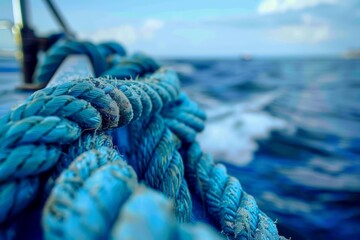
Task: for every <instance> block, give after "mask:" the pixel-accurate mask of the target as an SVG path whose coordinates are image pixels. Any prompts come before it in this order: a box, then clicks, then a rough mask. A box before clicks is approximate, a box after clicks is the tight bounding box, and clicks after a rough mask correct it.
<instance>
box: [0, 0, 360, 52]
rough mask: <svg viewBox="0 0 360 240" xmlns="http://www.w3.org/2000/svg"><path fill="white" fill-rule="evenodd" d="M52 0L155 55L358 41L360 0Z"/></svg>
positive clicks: (82, 21) (3, 3)
mask: <svg viewBox="0 0 360 240" xmlns="http://www.w3.org/2000/svg"><path fill="white" fill-rule="evenodd" d="M30 3H31V7H32V18H33V22H34V25H35V26H36V28H37V30H38V32H39V33H48V32H50V31H54V30H56V29H57V27H56V24H55V23H54V21H53V20H52V19H51V17H50V16H49V15H48V13H47V12H46V11H45V7H44V6H43V2H42V1H41V0H30ZM55 3H57V5H58V6H59V8H60V9H61V11H62V13H63V15H64V16H65V18H66V20H67V22H68V23H69V25H70V26H71V28H72V29H73V30H74V32H76V33H77V34H78V37H80V38H82V39H89V40H92V41H97V42H99V41H105V40H116V41H120V42H122V43H123V44H124V45H125V46H126V48H127V49H128V50H129V51H130V52H134V51H143V52H146V53H148V54H151V55H154V56H170V57H171V56H177V57H187V56H191V57H235V56H239V55H241V54H253V55H258V56H277V55H281V56H284V55H338V54H341V53H342V52H344V51H346V50H349V49H360V1H359V0H246V1H245V0H243V1H240V0H207V1H205V0H182V1H170V0H167V1H165V0H152V1H145V0H131V1H124V0H122V1H120V0H112V1H110V0H107V1H105V0H102V1H100V0H78V1H73V0H61V1H60V0H57V1H55ZM0 18H1V19H4V18H12V14H11V1H10V0H0ZM6 41H7V40H6ZM2 42H5V40H2ZM2 44H7V43H2Z"/></svg>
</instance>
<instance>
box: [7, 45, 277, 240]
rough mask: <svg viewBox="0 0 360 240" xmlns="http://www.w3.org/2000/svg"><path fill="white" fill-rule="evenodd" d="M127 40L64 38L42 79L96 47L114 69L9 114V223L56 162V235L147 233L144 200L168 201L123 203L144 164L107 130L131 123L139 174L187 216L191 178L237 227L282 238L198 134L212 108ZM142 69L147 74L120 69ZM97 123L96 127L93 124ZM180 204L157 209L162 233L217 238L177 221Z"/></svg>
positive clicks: (246, 235) (245, 233) (231, 228)
mask: <svg viewBox="0 0 360 240" xmlns="http://www.w3.org/2000/svg"><path fill="white" fill-rule="evenodd" d="M122 50H123V49H121V46H117V45H114V44H111V43H108V44H102V45H101V46H99V47H98V48H96V47H95V46H94V45H92V44H90V43H79V42H66V43H61V44H60V43H58V44H57V47H55V48H53V49H52V50H50V51H49V55H48V57H47V58H46V59H45V62H44V64H43V65H42V66H41V68H40V70H39V75H38V81H40V82H46V81H48V79H49V78H50V77H51V76H52V75H53V74H54V73H55V71H56V69H57V67H58V66H59V65H60V64H61V62H62V61H63V60H64V59H65V57H66V56H68V55H69V54H87V55H88V56H89V57H90V60H91V61H92V64H93V66H94V69H95V75H96V76H99V75H100V74H101V73H102V75H103V76H108V75H110V76H109V77H105V78H98V79H94V78H89V79H82V80H79V81H74V82H68V83H64V84H61V85H58V86H53V87H49V88H46V89H43V90H40V91H38V92H36V93H34V94H33V95H32V96H31V97H30V98H29V99H28V100H27V101H26V102H25V103H24V104H22V105H20V106H19V107H17V108H15V109H13V110H12V111H11V112H10V113H9V114H7V115H5V116H4V117H2V118H1V119H0V125H1V126H3V127H2V128H1V130H0V140H2V142H3V145H2V146H1V147H0V174H1V173H2V175H1V176H0V206H3V207H2V208H0V223H1V222H4V221H5V220H7V219H8V218H9V217H11V216H13V215H15V214H17V213H19V212H21V211H22V210H23V209H24V208H26V206H27V205H28V204H30V203H31V201H33V200H34V198H35V196H36V194H37V192H38V190H39V174H41V173H43V172H45V171H47V170H49V169H51V168H53V167H54V166H55V168H53V169H52V171H51V173H50V174H49V175H48V180H47V183H46V184H45V190H44V191H43V192H44V193H43V194H44V196H47V195H49V194H50V196H49V198H48V200H47V202H46V206H45V210H44V218H43V226H44V230H45V237H46V238H48V239H50V238H51V239H54V238H55V239H60V238H71V239H72V238H85V239H89V238H90V239H98V238H118V237H122V236H124V237H126V236H130V235H129V234H131V236H132V235H133V236H136V237H137V238H140V237H142V235H141V234H140V235H139V234H138V232H134V231H135V229H136V227H137V226H139V225H138V224H139V223H142V222H144V221H145V222H146V223H151V220H152V219H153V217H154V215H152V214H153V211H152V210H150V214H147V213H145V212H144V211H145V209H143V210H144V211H143V212H141V211H140V213H141V214H138V215H136V216H137V217H139V218H138V221H136V222H131V221H129V217H131V216H133V213H134V210H135V209H139V205H138V201H140V202H141V201H144V199H150V200H149V201H148V202H149V204H150V205H149V206H150V207H151V209H154V210H155V209H159V206H163V205H166V203H164V204H160V205H157V204H159V203H161V202H162V200H158V199H157V197H156V196H155V195H153V193H151V192H150V193H149V191H148V190H146V191H140V192H144V193H140V194H139V196H137V194H135V195H136V196H133V197H131V201H129V202H128V203H127V204H125V206H123V205H124V203H125V202H126V201H127V199H128V198H129V197H130V195H131V193H132V192H133V191H134V190H135V188H136V185H137V181H136V174H135V172H134V170H133V169H132V168H131V167H130V166H129V165H127V164H126V163H125V162H124V161H123V160H122V158H121V157H120V156H119V154H118V153H117V152H116V151H115V150H114V149H113V148H112V143H111V140H110V139H109V137H108V136H107V135H105V134H103V130H107V129H111V128H116V127H119V126H125V125H129V130H130V132H131V133H132V134H131V136H130V137H131V139H130V140H131V141H130V143H131V153H128V155H129V156H128V157H129V159H130V160H131V163H132V165H133V167H134V168H135V170H136V173H137V174H138V176H139V179H140V180H144V182H145V183H146V184H147V185H148V186H150V187H153V188H156V189H158V190H160V191H161V192H163V193H164V194H165V195H166V196H167V197H169V198H171V199H173V200H174V207H175V209H174V210H175V214H176V217H177V219H178V221H180V222H186V221H189V219H190V215H191V209H192V203H191V197H190V192H189V188H188V186H187V182H189V183H190V188H191V189H192V190H193V191H195V193H196V194H197V195H198V196H200V198H201V199H203V201H204V204H205V206H206V210H207V212H208V213H209V214H210V215H211V216H212V218H214V219H215V220H216V222H217V223H218V225H219V227H221V229H222V231H223V233H224V234H226V235H227V236H228V237H230V238H235V239H279V238H281V237H279V235H278V233H277V229H276V226H275V224H274V223H273V222H272V220H271V219H269V218H268V217H267V216H266V215H265V214H264V213H263V212H262V211H261V210H259V209H258V207H257V205H256V202H255V200H254V199H253V198H252V197H251V196H250V195H248V194H246V193H245V192H244V191H243V190H242V188H241V185H240V183H239V181H238V180H237V179H235V178H233V177H231V176H228V175H227V173H226V169H225V167H224V166H222V165H221V164H215V163H214V162H213V161H212V159H211V158H210V157H209V156H208V155H204V154H203V153H202V151H201V149H200V146H199V145H198V144H197V143H196V142H195V138H196V135H197V133H198V132H200V131H202V130H203V128H204V121H205V119H206V116H205V113H204V112H203V111H202V110H200V109H199V108H198V106H197V105H196V104H195V103H193V102H192V101H191V100H190V99H188V98H187V96H186V95H184V94H183V93H180V86H179V80H178V79H177V75H176V74H175V73H174V72H173V71H169V70H164V69H160V70H158V71H157V72H155V73H153V74H151V75H150V76H149V75H147V74H149V73H152V72H154V71H155V70H157V69H158V68H159V66H158V65H157V63H156V62H155V61H153V60H152V59H150V58H148V57H146V56H144V55H140V54H137V55H133V56H131V57H128V58H119V55H122V54H124V52H122ZM111 55H115V56H116V57H114V58H111V59H110V62H111V63H110V65H113V66H114V67H112V68H111V69H110V70H109V71H107V72H104V70H105V69H106V66H105V64H106V62H105V58H108V57H109V56H111ZM140 76H143V77H144V79H137V80H136V81H134V80H129V81H125V80H117V79H114V77H115V78H116V77H118V78H121V79H124V78H127V79H132V78H137V77H140ZM88 130H93V131H92V132H90V134H86V133H84V131H88ZM95 149H96V150H95ZM37 152H39V153H37ZM180 152H181V154H180ZM61 153H64V154H61ZM74 158H75V160H74V161H73V159H74ZM183 159H184V161H183ZM59 175H60V177H58V176H59ZM184 175H185V177H184ZM55 179H57V180H55ZM104 182H106V184H99V183H104ZM51 189H52V190H51ZM50 191H51V193H50ZM139 199H140V200H139ZM141 199H143V200H141ZM151 200H154V202H152V201H151ZM164 201H165V200H164ZM151 204H153V205H151ZM168 205H169V206H172V204H170V203H168ZM165 208H167V207H165ZM170 208H171V210H169V209H170ZM170 208H169V209H168V210H165V212H161V211H159V215H157V216H156V217H159V220H158V221H159V222H160V223H167V225H166V226H168V227H167V228H164V229H163V231H162V232H161V231H158V229H157V228H156V226H155V225H154V226H153V225H152V224H149V225H148V226H147V227H148V228H147V229H148V231H150V233H151V234H153V235H152V236H154V237H157V238H158V237H160V236H161V237H164V238H169V239H172V238H179V239H181V238H185V237H193V238H194V239H198V238H200V237H203V236H205V235H206V234H209V235H208V236H209V238H216V236H215V235H212V234H211V231H208V230H201V228H198V227H196V228H194V229H191V228H189V227H187V226H183V225H181V226H178V225H177V224H174V223H173V222H172V220H170V219H171V217H169V216H170V215H169V212H172V211H173V210H172V207H170ZM121 209H123V211H121ZM146 210H147V211H149V209H146ZM118 213H119V214H118ZM117 216H118V218H117ZM124 216H125V217H124ZM126 219H127V220H126ZM156 219H157V218H156ZM159 222H157V223H159ZM154 227H155V228H154ZM198 229H200V230H198ZM110 232H111V234H110ZM199 232H200V233H201V234H200V235H197V234H198V233H199Z"/></svg>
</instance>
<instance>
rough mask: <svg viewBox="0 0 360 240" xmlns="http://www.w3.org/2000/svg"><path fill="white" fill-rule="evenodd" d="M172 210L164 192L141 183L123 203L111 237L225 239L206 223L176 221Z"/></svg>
mask: <svg viewBox="0 0 360 240" xmlns="http://www.w3.org/2000/svg"><path fill="white" fill-rule="evenodd" d="M150 212H151V213H150ZM172 213H173V211H172V204H171V203H170V202H169V201H168V200H167V199H166V198H164V196H162V195H161V194H159V193H157V192H155V191H153V190H149V189H146V188H145V187H142V186H140V187H138V188H137V189H136V191H135V192H134V193H133V194H132V196H131V197H130V198H129V200H128V201H127V202H126V203H125V204H124V206H123V207H122V210H121V213H120V214H119V216H118V218H117V220H116V222H115V224H114V227H113V229H112V234H111V239H169V240H171V239H183V240H185V239H194V240H196V239H214V240H215V239H222V238H221V237H220V236H219V235H218V234H217V233H216V232H215V231H214V230H212V229H210V228H208V227H207V226H205V225H201V224H197V225H187V224H186V225H184V224H178V223H176V222H175V221H174V217H173V214H172Z"/></svg>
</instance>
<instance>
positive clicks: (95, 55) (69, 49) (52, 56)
mask: <svg viewBox="0 0 360 240" xmlns="http://www.w3.org/2000/svg"><path fill="white" fill-rule="evenodd" d="M72 54H85V55H87V56H88V57H89V59H90V61H91V63H92V66H93V69H94V74H95V76H96V77H97V76H100V74H101V73H102V72H104V71H105V70H106V61H105V58H104V57H103V55H102V54H101V53H100V52H99V50H98V48H97V47H96V46H95V45H94V44H92V43H90V42H78V41H59V42H58V43H56V44H54V46H53V47H52V48H51V49H50V50H49V51H48V52H47V53H46V57H45V58H44V62H42V64H41V65H40V66H39V67H38V68H37V74H36V78H35V79H36V81H37V82H39V83H46V82H48V81H49V80H50V79H51V77H52V76H53V75H54V74H55V72H56V70H57V69H58V68H59V66H60V64H61V63H62V62H63V61H64V60H65V58H66V57H67V56H69V55H72Z"/></svg>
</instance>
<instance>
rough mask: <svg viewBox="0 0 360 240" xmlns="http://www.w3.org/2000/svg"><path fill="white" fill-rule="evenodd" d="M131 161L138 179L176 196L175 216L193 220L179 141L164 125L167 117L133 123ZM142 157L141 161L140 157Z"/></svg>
mask: <svg viewBox="0 0 360 240" xmlns="http://www.w3.org/2000/svg"><path fill="white" fill-rule="evenodd" d="M130 132H132V135H131V140H130V142H131V147H132V150H131V152H132V153H133V159H134V160H133V161H132V165H133V166H134V167H135V169H136V171H137V174H138V177H139V179H144V180H145V182H146V184H147V185H149V186H150V187H152V188H155V189H158V190H160V191H161V192H163V193H164V194H165V195H167V196H168V197H170V198H173V199H175V209H176V216H177V217H178V220H179V221H181V222H187V221H189V220H190V215H191V211H192V203H191V197H190V192H189V189H188V187H187V183H186V181H185V179H184V165H183V162H182V159H181V156H180V153H179V152H178V151H177V148H179V146H180V145H179V141H176V139H174V135H173V134H172V133H171V132H170V130H169V129H167V128H165V125H164V121H163V119H162V118H161V117H160V116H159V115H155V116H154V117H153V118H152V119H151V121H149V123H148V124H144V123H142V122H136V123H133V124H131V125H130ZM140 159H141V161H139V160H140Z"/></svg>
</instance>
